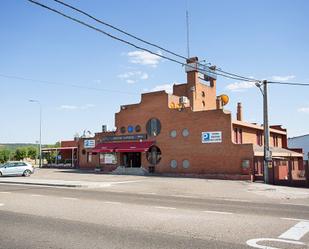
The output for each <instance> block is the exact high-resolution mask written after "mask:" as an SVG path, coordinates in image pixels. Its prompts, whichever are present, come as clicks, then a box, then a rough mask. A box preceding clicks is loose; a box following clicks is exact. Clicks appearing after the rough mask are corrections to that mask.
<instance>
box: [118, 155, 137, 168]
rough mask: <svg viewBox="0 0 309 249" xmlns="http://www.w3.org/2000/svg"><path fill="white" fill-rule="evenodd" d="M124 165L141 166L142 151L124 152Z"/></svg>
mask: <svg viewBox="0 0 309 249" xmlns="http://www.w3.org/2000/svg"><path fill="white" fill-rule="evenodd" d="M122 160H123V165H124V166H125V167H127V168H140V167H141V153H140V152H125V153H122Z"/></svg>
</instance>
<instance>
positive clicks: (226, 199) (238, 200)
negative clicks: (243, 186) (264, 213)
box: [218, 198, 256, 203]
mask: <svg viewBox="0 0 309 249" xmlns="http://www.w3.org/2000/svg"><path fill="white" fill-rule="evenodd" d="M218 200H220V199H218ZM221 200H224V201H236V202H250V203H256V202H254V201H249V200H242V199H232V198H222V199H221Z"/></svg>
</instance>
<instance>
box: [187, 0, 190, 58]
mask: <svg viewBox="0 0 309 249" xmlns="http://www.w3.org/2000/svg"><path fill="white" fill-rule="evenodd" d="M186 22H187V52H188V58H190V39H189V38H190V32H189V11H188V1H187V9H186Z"/></svg>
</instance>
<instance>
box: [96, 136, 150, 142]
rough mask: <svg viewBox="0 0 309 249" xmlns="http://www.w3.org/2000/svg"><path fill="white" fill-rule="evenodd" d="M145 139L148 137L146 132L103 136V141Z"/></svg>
mask: <svg viewBox="0 0 309 249" xmlns="http://www.w3.org/2000/svg"><path fill="white" fill-rule="evenodd" d="M145 139H147V135H146V134H135V135H120V136H107V137H102V139H101V142H111V141H125V140H145Z"/></svg>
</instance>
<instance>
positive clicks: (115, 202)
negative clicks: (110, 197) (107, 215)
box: [104, 201, 121, 205]
mask: <svg viewBox="0 0 309 249" xmlns="http://www.w3.org/2000/svg"><path fill="white" fill-rule="evenodd" d="M104 203H105V204H117V205H119V204H121V202H117V201H104Z"/></svg>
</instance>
